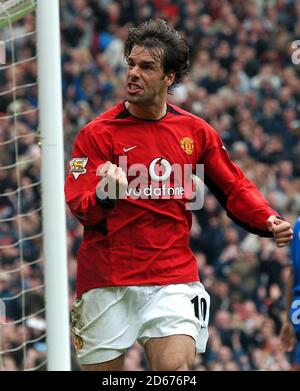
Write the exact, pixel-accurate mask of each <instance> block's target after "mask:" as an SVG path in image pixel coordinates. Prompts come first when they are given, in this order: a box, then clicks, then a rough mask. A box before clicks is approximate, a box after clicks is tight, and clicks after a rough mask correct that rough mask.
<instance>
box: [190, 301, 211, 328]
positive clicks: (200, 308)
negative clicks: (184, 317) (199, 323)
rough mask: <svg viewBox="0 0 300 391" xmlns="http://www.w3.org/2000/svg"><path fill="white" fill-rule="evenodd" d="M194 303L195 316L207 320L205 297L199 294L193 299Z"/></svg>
mask: <svg viewBox="0 0 300 391" xmlns="http://www.w3.org/2000/svg"><path fill="white" fill-rule="evenodd" d="M191 302H192V304H193V305H194V311H195V316H196V318H198V319H199V320H200V319H202V320H203V322H205V320H206V315H207V302H206V300H205V298H204V297H200V298H199V296H198V295H197V296H195V297H194V298H193V299H192V300H191Z"/></svg>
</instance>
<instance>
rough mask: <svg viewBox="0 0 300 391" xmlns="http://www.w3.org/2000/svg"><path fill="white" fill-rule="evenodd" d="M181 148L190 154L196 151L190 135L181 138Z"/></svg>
mask: <svg viewBox="0 0 300 391" xmlns="http://www.w3.org/2000/svg"><path fill="white" fill-rule="evenodd" d="M180 145H181V148H182V149H183V150H184V152H185V153H186V154H188V155H191V154H192V153H193V152H194V148H195V143H194V140H192V139H191V138H190V137H184V138H183V139H181V140H180Z"/></svg>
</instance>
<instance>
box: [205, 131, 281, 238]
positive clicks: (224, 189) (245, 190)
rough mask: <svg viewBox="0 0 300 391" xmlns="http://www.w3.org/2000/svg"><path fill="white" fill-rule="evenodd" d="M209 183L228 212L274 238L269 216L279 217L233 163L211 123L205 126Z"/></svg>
mask: <svg viewBox="0 0 300 391" xmlns="http://www.w3.org/2000/svg"><path fill="white" fill-rule="evenodd" d="M205 138H206V142H205V144H206V148H205V151H204V156H203V157H202V159H201V163H204V179H205V184H206V185H207V186H208V188H209V189H210V190H211V191H212V192H213V194H214V195H215V197H216V198H217V199H218V201H219V202H220V204H221V205H222V206H223V207H224V209H225V210H226V211H227V215H228V217H230V218H231V220H233V221H234V222H235V223H236V224H238V225H240V226H241V227H243V228H244V229H246V230H247V231H249V232H252V233H254V234H257V235H259V236H265V237H271V236H272V233H271V232H269V231H268V229H267V219H268V218H269V217H270V216H271V215H275V216H278V213H277V212H276V211H275V210H273V209H272V208H271V207H270V205H269V203H268V202H267V201H266V199H265V198H264V197H263V195H262V194H261V193H260V192H259V190H258V189H257V187H256V186H255V185H254V183H253V182H252V181H250V180H249V179H248V178H247V177H246V176H245V175H244V173H243V172H242V170H241V169H240V168H239V167H238V166H237V165H236V164H235V163H233V162H232V161H231V160H230V158H229V156H228V153H227V151H226V149H225V147H224V145H223V143H222V140H221V138H220V136H219V135H218V134H217V132H216V131H215V130H214V129H213V128H212V127H211V126H210V125H208V124H206V126H205Z"/></svg>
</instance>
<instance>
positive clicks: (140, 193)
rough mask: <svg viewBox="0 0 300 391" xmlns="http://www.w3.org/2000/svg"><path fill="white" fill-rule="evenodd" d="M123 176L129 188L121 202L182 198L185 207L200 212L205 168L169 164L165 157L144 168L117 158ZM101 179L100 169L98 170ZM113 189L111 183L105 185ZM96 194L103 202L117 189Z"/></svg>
mask: <svg viewBox="0 0 300 391" xmlns="http://www.w3.org/2000/svg"><path fill="white" fill-rule="evenodd" d="M115 164H117V166H118V167H121V168H122V170H123V171H124V173H125V174H126V177H127V180H128V187H127V190H126V195H125V197H122V198H123V199H132V200H138V199H143V200H147V199H151V200H154V199H164V200H166V199H181V200H185V201H186V205H187V206H186V207H188V208H189V209H192V210H198V209H201V208H202V206H203V202H204V180H203V178H204V167H203V164H197V165H196V168H195V167H193V166H192V165H191V164H183V165H182V164H179V163H173V164H171V163H170V162H169V161H168V160H167V159H166V158H163V157H155V158H154V159H152V160H151V162H150V163H149V166H148V167H147V166H145V165H144V164H141V163H134V164H132V165H128V159H127V156H124V155H122V156H120V157H119V162H118V163H115ZM97 175H99V176H101V170H97ZM106 185H107V186H108V185H110V186H115V187H116V185H115V184H114V183H112V184H106ZM115 187H114V188H111V189H107V190H106V191H104V189H103V188H101V189H102V190H101V194H100V193H99V194H98V192H97V195H98V198H100V199H101V198H102V197H103V199H105V198H107V197H108V194H117V189H116V188H115Z"/></svg>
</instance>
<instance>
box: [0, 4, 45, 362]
mask: <svg viewBox="0 0 300 391" xmlns="http://www.w3.org/2000/svg"><path fill="white" fill-rule="evenodd" d="M35 26H36V23H35V1H34V0H19V1H18V0H0V370H39V369H45V368H46V362H47V353H46V351H47V349H46V322H45V300H44V262H43V243H42V241H43V237H42V226H41V222H42V219H41V210H42V208H41V197H40V194H41V192H40V185H41V181H40V155H41V153H40V146H39V140H40V134H39V129H38V124H39V109H38V99H37V90H38V88H37V87H38V83H37V56H36V27H35Z"/></svg>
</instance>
